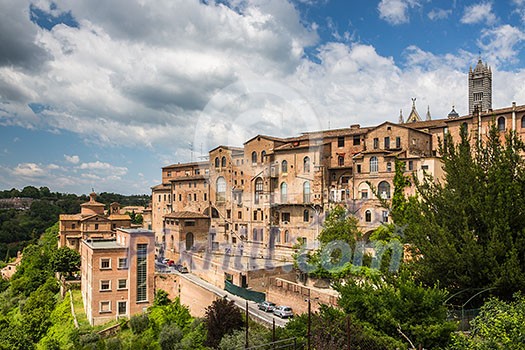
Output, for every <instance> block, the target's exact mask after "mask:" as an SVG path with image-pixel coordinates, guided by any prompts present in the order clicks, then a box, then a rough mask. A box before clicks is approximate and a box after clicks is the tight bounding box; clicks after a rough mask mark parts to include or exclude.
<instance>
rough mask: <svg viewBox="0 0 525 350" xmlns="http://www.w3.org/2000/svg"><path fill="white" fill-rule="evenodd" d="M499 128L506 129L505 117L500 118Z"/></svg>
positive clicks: (500, 129)
mask: <svg viewBox="0 0 525 350" xmlns="http://www.w3.org/2000/svg"><path fill="white" fill-rule="evenodd" d="M498 130H499V131H505V117H499V118H498Z"/></svg>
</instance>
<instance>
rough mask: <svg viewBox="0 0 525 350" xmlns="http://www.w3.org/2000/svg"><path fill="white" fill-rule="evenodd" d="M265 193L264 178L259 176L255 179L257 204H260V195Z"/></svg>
mask: <svg viewBox="0 0 525 350" xmlns="http://www.w3.org/2000/svg"><path fill="white" fill-rule="evenodd" d="M262 194H263V180H262V179H261V178H260V177H258V178H257V180H255V204H259V197H260V196H261V195H262Z"/></svg>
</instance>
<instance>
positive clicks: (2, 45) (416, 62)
mask: <svg viewBox="0 0 525 350" xmlns="http://www.w3.org/2000/svg"><path fill="white" fill-rule="evenodd" d="M524 20H525V0H507V1H504V0H502V1H460V0H457V1H445V0H441V1H437V0H436V1H431V0H338V1H331V0H265V1H259V0H230V1H228V0H222V1H219V0H217V1H212V0H209V1H204V0H201V1H196V0H195V1H193V0H155V1H150V0H113V1H102V0H91V1H65V0H57V1H47V0H37V1H29V0H17V1H12V0H0V189H11V188H13V187H15V188H22V187H24V186H26V185H33V186H37V187H40V186H48V187H49V188H50V189H51V190H52V191H60V192H67V193H77V194H83V193H84V194H85V193H89V192H91V189H94V190H95V191H97V192H117V193H122V194H144V193H151V190H150V188H151V187H152V186H154V185H156V184H158V183H160V181H161V177H160V175H161V168H162V167H163V166H166V165H168V164H174V163H179V162H181V163H182V162H188V161H203V160H206V154H207V151H208V150H210V149H213V148H214V147H216V146H217V145H220V144H222V145H231V146H242V144H243V142H245V141H246V140H248V139H250V138H251V137H253V136H255V135H257V134H267V135H273V136H284V137H286V136H296V135H299V134H300V133H302V132H305V131H312V130H320V129H334V128H342V127H348V126H350V125H352V124H360V125H361V126H370V125H377V124H379V123H381V122H383V121H385V120H390V121H394V122H396V121H397V120H398V116H399V113H400V110H402V112H403V115H404V116H405V117H406V116H408V114H409V113H410V109H411V105H412V101H411V98H416V105H417V109H418V112H419V114H420V115H422V116H423V115H425V114H426V112H427V109H430V113H431V115H432V117H433V118H444V117H446V115H447V114H448V112H449V111H450V110H451V109H452V106H455V109H456V110H457V111H458V113H459V114H460V115H464V114H466V113H468V100H467V92H468V86H467V72H468V69H469V67H470V66H475V65H476V63H477V61H478V59H479V58H480V57H481V59H482V60H483V62H487V63H488V64H489V65H490V67H491V69H492V72H493V98H492V101H493V108H500V107H507V106H510V105H511V103H512V102H513V101H516V103H517V104H518V105H521V104H525V84H523V81H525V51H524V43H525V21H524Z"/></svg>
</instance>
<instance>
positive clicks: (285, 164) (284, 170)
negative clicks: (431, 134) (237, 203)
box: [281, 117, 525, 174]
mask: <svg viewBox="0 0 525 350" xmlns="http://www.w3.org/2000/svg"><path fill="white" fill-rule="evenodd" d="M524 118H525V117H524ZM281 172H282V173H285V174H286V173H287V172H288V162H287V161H286V160H283V162H282V163H281Z"/></svg>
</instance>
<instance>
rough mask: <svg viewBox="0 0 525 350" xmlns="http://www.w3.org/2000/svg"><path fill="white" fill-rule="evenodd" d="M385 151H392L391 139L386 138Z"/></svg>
mask: <svg viewBox="0 0 525 350" xmlns="http://www.w3.org/2000/svg"><path fill="white" fill-rule="evenodd" d="M385 149H390V137H388V136H387V137H385Z"/></svg>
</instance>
